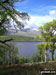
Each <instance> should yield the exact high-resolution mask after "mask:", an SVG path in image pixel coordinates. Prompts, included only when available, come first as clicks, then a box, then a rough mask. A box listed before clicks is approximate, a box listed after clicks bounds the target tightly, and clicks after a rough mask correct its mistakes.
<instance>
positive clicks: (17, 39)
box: [0, 35, 40, 42]
mask: <svg viewBox="0 0 56 75" xmlns="http://www.w3.org/2000/svg"><path fill="white" fill-rule="evenodd" d="M6 39H13V40H12V41H17V42H18V41H19V42H21V41H23V42H25V41H29V42H30V41H36V42H37V41H40V40H38V39H36V40H35V38H34V37H28V36H19V35H6V36H5V35H3V36H0V40H2V41H4V40H6Z"/></svg>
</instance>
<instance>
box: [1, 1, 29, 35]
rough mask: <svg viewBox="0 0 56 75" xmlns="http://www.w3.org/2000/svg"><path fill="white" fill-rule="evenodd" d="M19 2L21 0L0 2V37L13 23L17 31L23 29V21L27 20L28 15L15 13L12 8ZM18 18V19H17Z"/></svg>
mask: <svg viewBox="0 0 56 75" xmlns="http://www.w3.org/2000/svg"><path fill="white" fill-rule="evenodd" d="M18 1H19V2H20V1H22V0H0V35H2V34H4V33H5V32H6V31H8V27H11V26H12V25H11V20H12V23H13V22H14V24H13V25H14V27H15V29H16V31H17V27H19V29H21V28H23V27H24V21H25V20H26V19H29V15H28V14H27V13H24V12H20V11H17V10H16V9H15V8H14V4H15V2H18ZM17 17H19V19H18V18H17Z"/></svg>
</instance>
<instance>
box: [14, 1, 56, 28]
mask: <svg viewBox="0 0 56 75" xmlns="http://www.w3.org/2000/svg"><path fill="white" fill-rule="evenodd" d="M14 6H15V8H16V9H17V10H20V11H22V12H27V13H28V14H29V16H30V20H29V21H28V22H27V25H25V28H36V29H37V28H38V27H39V26H41V25H44V24H45V23H46V22H50V21H52V20H53V19H56V0H24V1H23V2H17V3H15V5H14Z"/></svg>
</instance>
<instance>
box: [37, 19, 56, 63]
mask: <svg viewBox="0 0 56 75" xmlns="http://www.w3.org/2000/svg"><path fill="white" fill-rule="evenodd" d="M39 30H40V32H41V34H40V36H38V37H39V38H40V39H41V40H42V42H45V43H44V44H39V45H38V50H40V52H41V53H40V56H41V57H43V53H44V55H45V62H46V61H47V55H48V54H47V51H49V52H51V55H52V57H51V58H52V61H54V52H55V50H56V20H53V21H52V22H49V23H46V24H44V25H43V26H40V28H39ZM44 45H45V46H44Z"/></svg>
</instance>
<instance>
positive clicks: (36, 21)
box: [25, 11, 56, 28]
mask: <svg viewBox="0 0 56 75" xmlns="http://www.w3.org/2000/svg"><path fill="white" fill-rule="evenodd" d="M30 17H31V19H30V20H29V21H27V25H25V28H27V27H28V28H31V27H32V28H37V27H39V26H41V25H43V24H45V23H46V22H50V21H52V20H53V19H56V14H55V13H54V12H53V11H52V12H51V11H50V12H49V15H45V16H39V15H31V16H30Z"/></svg>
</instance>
